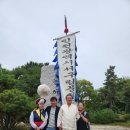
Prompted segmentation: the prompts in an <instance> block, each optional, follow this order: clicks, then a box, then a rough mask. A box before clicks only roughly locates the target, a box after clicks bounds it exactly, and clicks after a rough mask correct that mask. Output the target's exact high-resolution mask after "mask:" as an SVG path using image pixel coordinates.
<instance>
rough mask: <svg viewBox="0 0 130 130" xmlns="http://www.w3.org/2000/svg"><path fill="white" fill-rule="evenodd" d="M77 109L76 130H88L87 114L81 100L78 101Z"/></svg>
mask: <svg viewBox="0 0 130 130" xmlns="http://www.w3.org/2000/svg"><path fill="white" fill-rule="evenodd" d="M78 110H79V114H80V118H79V119H78V120H77V130H90V127H89V115H88V113H87V112H86V111H84V104H83V102H81V101H80V102H79V103H78Z"/></svg>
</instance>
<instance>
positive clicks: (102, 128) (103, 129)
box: [90, 125, 130, 130]
mask: <svg viewBox="0 0 130 130" xmlns="http://www.w3.org/2000/svg"><path fill="white" fill-rule="evenodd" d="M90 128H91V129H90V130H130V128H127V127H122V126H110V125H91V126H90Z"/></svg>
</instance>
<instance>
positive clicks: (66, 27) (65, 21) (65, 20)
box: [53, 15, 80, 41]
mask: <svg viewBox="0 0 130 130" xmlns="http://www.w3.org/2000/svg"><path fill="white" fill-rule="evenodd" d="M64 24H65V29H64V33H65V34H66V36H71V35H73V34H76V33H79V32H80V31H77V32H74V33H71V34H67V33H68V32H69V29H68V26H67V17H66V15H64ZM66 36H61V37H58V38H54V39H53V41H54V40H59V39H61V38H64V37H66Z"/></svg>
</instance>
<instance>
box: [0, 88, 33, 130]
mask: <svg viewBox="0 0 130 130" xmlns="http://www.w3.org/2000/svg"><path fill="white" fill-rule="evenodd" d="M32 109H33V104H32V100H31V99H30V98H29V97H28V96H27V95H26V94H25V93H24V92H22V91H20V90H17V89H11V90H5V91H3V93H0V126H1V127H2V130H13V128H14V125H15V123H16V122H17V121H20V120H21V119H22V120H24V119H25V118H26V116H29V113H30V111H31V110H32Z"/></svg>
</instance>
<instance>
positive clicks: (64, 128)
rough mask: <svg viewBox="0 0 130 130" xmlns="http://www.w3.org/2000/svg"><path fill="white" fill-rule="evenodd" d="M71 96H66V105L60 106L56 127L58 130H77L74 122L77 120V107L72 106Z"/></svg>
mask: <svg viewBox="0 0 130 130" xmlns="http://www.w3.org/2000/svg"><path fill="white" fill-rule="evenodd" d="M72 99H73V97H72V95H71V94H68V95H66V101H67V104H64V105H62V106H61V108H60V111H59V114H58V121H57V126H58V127H59V130H77V126H76V121H77V119H78V118H79V112H78V109H77V106H76V105H74V104H72Z"/></svg>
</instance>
